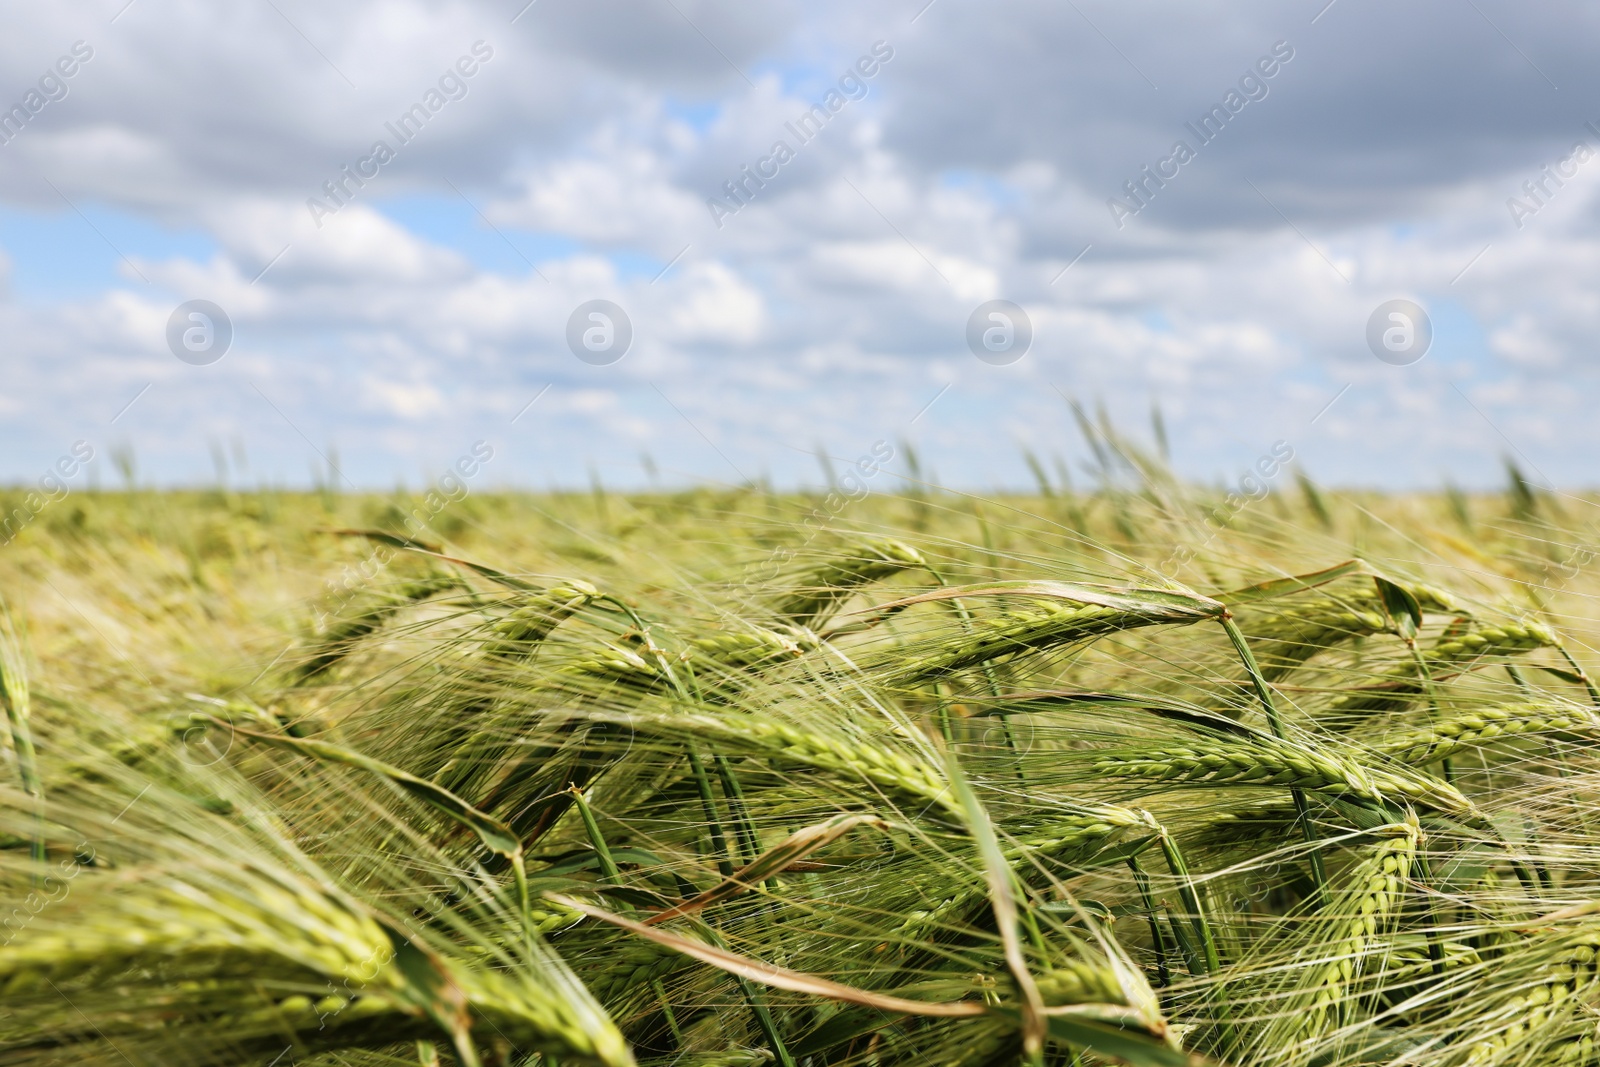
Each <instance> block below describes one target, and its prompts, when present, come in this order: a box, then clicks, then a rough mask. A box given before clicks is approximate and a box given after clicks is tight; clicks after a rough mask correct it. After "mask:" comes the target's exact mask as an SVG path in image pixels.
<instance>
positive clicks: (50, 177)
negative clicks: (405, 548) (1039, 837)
mask: <svg viewBox="0 0 1600 1067" xmlns="http://www.w3.org/2000/svg"><path fill="white" fill-rule="evenodd" d="M1597 38H1600V9H1597V8H1595V7H1594V6H1593V5H1584V4H1580V3H1578V2H1576V0H1552V2H1549V3H1544V4H1540V5H1537V6H1533V7H1530V6H1527V5H1519V4H1515V3H1512V2H1511V0H1452V2H1450V3H1445V2H1442V0H1407V2H1405V3H1394V2H1388V3H1380V2H1378V0H1333V2H1332V3H1329V2H1328V0H1311V2H1309V3H1302V2H1300V0H1295V2H1255V0H1233V2H1229V3H1213V2H1209V0H1190V2H1185V3H1175V2H1167V0H1134V2H1132V3H1114V2H1111V0H1049V2H1043V0H991V2H987V3H982V4H979V3H973V2H971V0H932V2H931V3H929V2H928V0H909V2H900V0H884V2H880V3H866V4H862V3H836V2H833V0H813V2H811V3H805V4H801V3H790V2H786V0H769V2H767V3H763V4H749V3H743V4H736V3H731V2H722V0H715V2H712V0H533V2H532V3H528V2H527V0H453V2H420V0H384V2H381V3H372V2H364V0H350V2H347V3H342V4H327V3H313V2H311V0H240V2H238V3H235V4H227V5H219V4H205V3H199V2H191V0H131V2H130V0H104V2H102V0H80V2H74V3H70V4H69V3H63V2H46V3H41V4H31V5H24V6H22V7H19V8H17V9H16V10H15V11H13V12H11V13H9V14H8V16H7V32H6V33H5V34H4V35H3V36H0V108H4V109H6V111H5V113H4V114H3V115H0V142H3V143H0V336H3V337H4V344H3V346H0V373H3V375H4V383H5V384H4V386H3V388H0V482H6V483H12V484H21V483H27V482H33V481H35V480H37V479H38V478H39V477H40V476H41V475H43V474H44V473H45V472H46V471H48V470H49V469H50V468H51V467H52V465H54V464H56V463H57V462H58V460H59V459H60V458H61V457H66V456H72V455H77V456H79V458H81V456H82V454H83V451H84V450H85V449H88V450H92V452H93V454H94V456H95V459H94V460H93V461H92V462H90V463H88V464H86V465H84V468H83V470H82V471H80V472H78V473H76V474H75V475H74V477H75V478H78V479H80V480H98V484H101V485H104V486H106V487H113V486H116V485H118V484H121V483H122V482H123V481H125V480H126V479H128V478H132V479H133V480H134V481H135V482H136V483H137V484H140V485H198V484H210V483H213V482H215V481H216V480H217V479H218V478H223V479H225V480H227V481H228V482H229V483H230V484H236V485H241V486H248V485H255V484H278V485H288V486H301V485H310V484H313V483H316V482H319V481H331V482H333V483H335V484H337V485H340V486H342V487H344V488H347V489H354V488H361V489H368V488H372V489H387V488H391V487H394V486H396V485H406V486H409V487H413V488H418V487H421V486H424V485H427V484H429V483H431V482H434V481H436V480H437V479H438V478H439V477H440V476H441V475H442V474H443V473H444V472H446V471H448V470H450V469H452V467H454V466H455V465H456V464H458V463H463V464H464V465H465V466H470V467H472V468H473V469H474V472H475V473H474V474H473V478H475V479H477V480H478V481H479V484H482V485H496V486H521V487H528V488H543V487H546V486H580V485H587V484H589V482H590V480H591V479H592V478H599V479H600V480H602V481H603V482H604V483H605V484H607V485H613V486H618V487H648V486H651V485H682V484H689V483H701V484H705V483H709V484H724V485H727V484H740V483H744V482H748V481H752V480H757V479H767V480H770V481H771V482H773V483H775V484H777V485H780V486H795V485H815V484H818V483H820V482H821V481H822V480H823V478H824V467H825V463H824V461H823V459H822V457H826V462H827V463H831V464H832V465H834V466H835V468H837V469H841V470H842V469H843V466H844V465H845V464H851V463H855V462H856V461H857V460H858V458H860V457H866V456H873V455H874V454H876V455H878V456H879V457H880V458H881V455H882V453H883V451H884V449H886V448H887V449H890V450H892V451H893V454H894V460H893V461H892V462H891V463H890V464H888V465H887V469H888V470H889V471H890V472H891V476H892V478H893V479H904V478H906V477H908V476H909V475H910V474H911V473H912V468H911V467H910V466H909V463H910V457H911V456H912V455H913V454H915V456H916V457H917V459H918V461H919V466H918V467H917V468H915V469H916V470H917V471H920V476H921V477H922V478H924V479H928V480H932V481H936V482H937V483H939V484H944V485H948V486H951V487H955V488H961V489H970V490H975V491H982V490H987V489H997V488H1003V487H1019V488H1020V487H1023V486H1026V485H1028V484H1030V477H1029V474H1028V468H1027V467H1026V465H1025V463H1024V460H1023V454H1024V450H1031V451H1032V452H1034V453H1036V454H1038V455H1039V456H1041V457H1044V458H1045V460H1046V463H1047V465H1051V469H1057V468H1056V467H1055V466H1054V465H1052V464H1051V457H1059V458H1060V459H1061V460H1062V464H1061V469H1064V470H1065V471H1067V472H1068V476H1070V477H1072V478H1074V479H1076V480H1077V482H1076V484H1079V485H1087V484H1091V483H1092V478H1093V475H1092V474H1091V473H1090V472H1089V471H1088V469H1087V467H1088V463H1087V461H1088V460H1089V458H1090V453H1089V449H1088V448H1087V446H1086V445H1085V443H1084V441H1083V439H1082V437H1081V436H1080V434H1079V432H1078V429H1077V427H1076V424H1075V421H1074V419H1073V416H1072V411H1071V408H1070V403H1072V402H1076V403H1078V404H1080V405H1082V406H1083V408H1084V409H1085V410H1088V411H1090V412H1093V411H1094V410H1096V409H1097V408H1101V407H1103V408H1104V409H1105V411H1106V412H1107V415H1108V417H1109V418H1110V419H1111V420H1112V421H1113V422H1114V423H1116V424H1117V425H1118V426H1120V427H1122V428H1123V430H1124V431H1125V432H1127V433H1128V434H1129V435H1130V436H1131V437H1134V438H1136V439H1149V438H1150V437H1151V429H1150V426H1151V418H1150V413H1151V410H1152V408H1153V407H1159V409H1160V411H1161V412H1162V416H1163V419H1164V422H1165V425H1166V430H1167V438H1168V441H1169V443H1170V450H1171V457H1172V463H1173V465H1174V466H1175V468H1176V469H1177V470H1178V471H1179V472H1180V473H1181V474H1183V475H1185V476H1187V477H1190V478H1194V479H1200V480H1206V481H1220V480H1233V479H1237V478H1238V477H1239V476H1240V475H1241V474H1242V473H1244V472H1246V471H1248V470H1250V469H1251V467H1252V466H1254V465H1255V464H1256V462H1257V460H1258V459H1259V458H1260V457H1263V456H1268V455H1279V456H1281V455H1282V454H1283V453H1284V450H1285V449H1287V450H1289V451H1290V452H1292V455H1293V460H1292V463H1291V464H1290V465H1289V466H1288V467H1285V468H1284V470H1286V471H1287V470H1291V469H1297V470H1299V471H1302V472H1304V473H1306V474H1308V475H1310V476H1311V477H1313V478H1315V479H1316V480H1318V481H1319V482H1322V483H1325V484H1331V485H1341V486H1371V487H1381V488H1392V489H1407V488H1426V487H1433V486H1438V485H1440V484H1442V483H1444V482H1445V481H1450V482H1453V483H1455V484H1459V485H1463V486H1467V487H1489V486H1495V485H1499V484H1502V483H1503V481H1504V477H1505V475H1504V473H1503V472H1504V466H1503V463H1504V458H1505V457H1510V458H1511V459H1512V460H1514V461H1515V462H1516V463H1517V465H1518V466H1519V467H1521V468H1522V469H1523V470H1524V471H1525V472H1526V474H1527V475H1528V476H1529V478H1530V480H1532V481H1534V482H1536V483H1538V484H1542V485H1548V486H1560V487H1563V488H1568V489H1571V488H1582V487H1588V486H1592V485H1593V484H1594V483H1595V481H1596V478H1595V477H1594V474H1593V471H1592V462H1593V457H1594V456H1596V455H1597V453H1600V420H1597V419H1596V418H1594V417H1593V416H1592V414H1590V413H1591V412H1592V411H1594V409H1595V408H1596V407H1597V402H1600V374H1597V372H1596V371H1597V367H1596V360H1595V355H1594V347H1595V338H1596V336H1597V329H1596V328H1597V326H1600V292H1597V288H1596V287H1597V284H1600V271H1597V267H1600V68H1597V67H1596V65H1595V64H1594V63H1593V61H1592V56H1593V52H1594V46H1595V43H1596V41H1597ZM995 301H1001V302H1003V303H999V304H996V303H993V302H995ZM1395 301H1403V302H1405V303H1401V304H1395V303H1393V302H1395ZM597 302H599V303H597ZM1396 309H1399V310H1396ZM1396 314H1397V315H1399V316H1400V318H1391V317H1390V316H1391V315H1396ZM994 316H998V317H994ZM1424 340H1426V341H1427V343H1426V345H1425V347H1424V345H1423V341H1424ZM908 446H909V447H908ZM75 450H77V451H75ZM875 450H876V453H875ZM486 451H487V452H488V453H489V454H490V458H488V459H487V460H485V459H483V455H484V453H485V452H486ZM474 457H475V458H474ZM73 466H76V465H75V464H74V465H73ZM1273 466H1276V465H1275V464H1274V465H1273ZM63 469H64V468H63ZM1278 477H1282V475H1281V474H1280V475H1278ZM889 484H890V483H887V482H886V483H884V485H885V487H888V486H889Z"/></svg>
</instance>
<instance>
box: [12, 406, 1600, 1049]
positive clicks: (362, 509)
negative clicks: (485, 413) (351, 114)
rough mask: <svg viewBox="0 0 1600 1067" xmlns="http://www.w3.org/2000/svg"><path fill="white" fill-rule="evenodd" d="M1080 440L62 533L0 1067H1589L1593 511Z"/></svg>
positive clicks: (31, 756) (18, 740)
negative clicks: (983, 472)
mask: <svg viewBox="0 0 1600 1067" xmlns="http://www.w3.org/2000/svg"><path fill="white" fill-rule="evenodd" d="M1095 443H1096V454H1097V455H1098V456H1099V462H1100V465H1101V467H1100V474H1101V478H1100V479H1099V486H1100V488H1098V489H1095V490H1093V491H1085V490H1074V489H1073V488H1071V487H1070V486H1069V485H1067V484H1066V483H1065V480H1064V476H1063V475H1059V474H1058V475H1052V474H1051V473H1049V472H1047V471H1046V470H1045V468H1044V466H1043V465H1042V464H1035V467H1036V470H1037V472H1038V476H1039V482H1040V485H1039V489H1038V491H1037V492H1033V493H1029V494H1025V495H1024V494H1017V495H1004V494H999V495H987V496H982V497H978V496H972V495H965V494H960V493H956V492H950V491H945V490H939V489H935V488H932V487H929V486H924V485H920V484H917V483H915V482H908V483H906V484H905V485H903V486H901V487H899V488H897V489H892V490H887V491H879V492H877V493H874V494H873V495H870V496H864V497H862V498H860V499H857V498H855V495H852V494H850V493H848V492H846V491H844V490H836V491H835V492H834V493H832V494H824V493H817V494H809V495H808V494H802V493H780V492H774V491H770V490H767V489H764V488H762V487H759V486H752V487H744V488H738V489H712V488H703V489H696V490H686V491H683V492H679V493H667V492H659V493H651V494H639V493H615V492H607V491H605V490H604V489H602V488H599V487H596V488H595V490H594V491H593V492H584V493H568V494H560V493H546V494H512V493H505V494H495V493H489V492H477V493H473V494H471V495H467V496H465V497H464V498H462V499H458V500H451V501H446V502H445V503H444V505H443V506H442V507H439V508H437V509H434V508H431V507H428V506H426V505H421V504H420V503H419V500H420V498H419V497H418V496H415V495H409V494H405V493H400V492H397V493H393V494H387V495H384V494H374V495H366V496H358V495H336V494H332V493H320V494H306V493H289V492H276V491H269V490H260V491H250V492H235V491H230V490H227V489H224V488H217V489H214V490H208V491H193V492H166V493H158V492H153V491H151V492H143V491H128V492H119V493H98V492H97V493H76V494H73V495H71V496H68V497H67V498H65V499H63V500H60V501H56V502H53V503H51V504H50V506H49V507H48V508H46V509H44V510H43V511H42V512H41V513H39V514H38V515H37V517H36V518H35V519H34V520H33V521H32V522H30V523H29V524H28V526H27V527H26V529H24V530H22V531H21V532H20V533H19V534H18V535H17V536H16V537H15V539H14V540H12V541H11V542H10V543H9V544H7V545H6V546H5V547H4V548H3V549H0V594H3V596H4V601H5V608H6V610H5V624H4V627H3V635H0V636H3V640H0V675H3V684H0V695H3V697H4V703H5V707H6V712H7V717H8V724H9V725H8V729H7V731H6V733H7V747H6V756H5V762H6V766H5V768H4V782H3V784H0V844H3V848H0V915H3V916H4V918H3V919H0V925H3V927H4V933H3V934H0V989H3V997H0V1063H6V1064H30V1065H31V1064H40V1065H43V1064H68V1063H71V1064H124V1065H141V1067H142V1065H144V1064H161V1065H190V1064H194V1065H198V1064H240V1065H245V1064H259V1065H262V1067H266V1065H269V1064H270V1065H278V1064H284V1065H287V1064H291V1063H294V1064H329V1065H332V1064H341V1065H351V1067H364V1065H379V1064H423V1065H427V1064H450V1063H458V1064H463V1065H478V1064H483V1065H490V1064H500V1065H508V1067H509V1065H516V1064H530V1065H531V1064H539V1065H556V1064H560V1065H563V1067H572V1065H576V1064H605V1065H614V1067H621V1065H626V1064H641V1065H660V1067H668V1065H681V1067H712V1065H719V1067H735V1065H758V1064H768V1063H771V1064H777V1065H781V1067H808V1065H809V1067H822V1065H824V1064H828V1065H844V1064H859V1065H871V1067H880V1065H882V1067H887V1065H891V1064H894V1065H899V1064H907V1065H913V1064H915V1065H921V1064H929V1065H934V1064H937V1065H945V1064H948V1065H968V1067H983V1065H994V1067H999V1065H1006V1064H1052V1065H1069V1064H1070V1065H1083V1067H1087V1065H1095V1064H1106V1063H1127V1064H1133V1065H1137V1067H1168V1065H1174V1067H1175V1065H1182V1064H1200V1063H1213V1064H1233V1065H1239V1067H1246V1065H1260V1067H1265V1065H1274V1067H1276V1065H1285V1067H1288V1065H1295V1067H1313V1065H1315V1067H1345V1065H1356V1064H1373V1065H1376V1064H1397V1065H1399V1064H1405V1065H1418V1067H1421V1065H1427V1067H1457V1065H1459V1067H1468V1065H1470V1067H1511V1065H1549V1064H1573V1065H1583V1064H1593V1063H1597V1062H1600V1053H1597V1050H1596V1047H1595V1046H1596V1036H1597V1023H1600V1014H1597V1007H1600V959H1597V953H1600V836H1597V833H1596V831H1595V830H1594V828H1593V826H1592V822H1593V821H1595V820H1600V810H1596V809H1595V804H1594V800H1595V798H1596V796H1597V794H1600V759H1597V758H1596V751H1597V749H1596V746H1597V744H1600V691H1597V689H1596V685H1595V682H1594V681H1593V680H1592V675H1591V673H1589V672H1594V671H1600V656H1597V655H1596V652H1595V645H1596V640H1597V638H1600V630H1597V620H1596V614H1595V612H1594V610H1593V604H1594V593H1595V591H1596V590H1597V583H1596V582H1595V579H1594V577H1593V573H1592V571H1591V569H1590V568H1589V566H1588V564H1589V563H1590V561H1591V559H1592V558H1593V552H1594V549H1593V546H1594V545H1595V544H1596V543H1597V538H1596V523H1595V514H1596V509H1595V504H1596V501H1595V500H1594V499H1592V498H1589V497H1584V496H1580V495H1564V494H1556V493H1545V492H1541V491H1538V490H1535V489H1533V488H1532V487H1530V485H1529V484H1528V483H1527V481H1526V480H1524V479H1523V478H1521V476H1520V475H1517V474H1516V473H1515V471H1514V470H1513V472H1512V475H1511V478H1510V483H1509V488H1508V489H1507V490H1506V491H1505V492H1502V493H1496V494H1473V495H1467V494H1463V493H1460V492H1454V491H1452V492H1448V493H1439V494H1412V495H1403V496H1384V495H1378V494H1362V493H1355V492H1349V493H1343V492H1332V491H1327V490H1319V489H1318V488H1317V487H1316V486H1314V485H1313V484H1311V483H1310V482H1309V481H1306V480H1305V479H1303V478H1301V479H1298V481H1297V480H1296V478H1295V477H1294V476H1293V475H1292V474H1290V473H1288V472H1285V473H1283V474H1281V475H1280V476H1279V477H1278V479H1277V484H1276V488H1275V489H1274V491H1272V492H1271V493H1268V494H1265V495H1261V496H1259V497H1250V496H1247V495H1244V494H1241V493H1239V492H1237V491H1235V492H1233V493H1229V492H1227V491H1226V490H1223V489H1216V488H1207V487H1201V486H1192V485H1186V484H1183V483H1181V482H1179V481H1178V480H1177V479H1175V478H1174V477H1173V476H1172V475H1171V474H1170V473H1169V472H1168V471H1167V469H1166V467H1165V466H1164V465H1163V463H1162V462H1161V461H1160V460H1159V459H1158V458H1156V457H1154V456H1153V455H1151V454H1149V453H1147V452H1146V451H1145V450H1143V449H1141V448H1140V447H1139V446H1138V445H1137V444H1136V443H1135V442H1132V441H1130V440H1128V439H1126V438H1124V437H1121V436H1119V435H1117V434H1116V433H1114V432H1113V431H1112V430H1111V429H1110V428H1109V427H1101V428H1100V429H1099V430H1098V431H1096V433H1095ZM876 488H880V489H883V487H876ZM14 506H16V504H15V502H10V503H8V504H7V506H6V510H7V512H8V513H9V512H10V510H11V508H12V507H14ZM419 506H420V507H427V511H426V517H427V522H426V523H425V524H419V523H418V522H417V521H416V518H415V516H417V515H418V514H419V511H418V508H419Z"/></svg>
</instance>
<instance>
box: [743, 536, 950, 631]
mask: <svg viewBox="0 0 1600 1067" xmlns="http://www.w3.org/2000/svg"><path fill="white" fill-rule="evenodd" d="M925 566H927V560H925V559H923V557H922V553H920V552H918V551H917V550H916V549H914V548H912V547H911V546H910V545H908V544H906V543H905V542H903V541H895V540H892V539H890V538H886V537H884V538H865V539H862V540H859V541H857V542H855V543H853V544H851V545H849V546H847V547H846V548H844V549H843V550H842V551H841V552H839V554H838V555H837V556H835V557H834V558H833V559H830V560H828V561H827V562H825V563H822V564H820V565H819V566H817V567H816V568H815V569H813V570H812V571H810V572H809V573H807V574H805V575H804V576H802V577H801V578H800V579H799V580H798V581H796V582H795V584H794V586H793V587H792V588H791V589H790V590H789V591H788V592H787V593H785V594H784V595H783V596H782V597H780V598H779V599H778V601H777V603H776V604H775V605H774V610H775V611H776V612H777V614H778V615H780V616H782V617H784V618H786V619H788V620H789V621H790V622H793V623H794V624H796V625H799V626H807V627H811V628H813V629H815V628H816V627H817V626H818V625H819V624H820V623H821V622H823V621H824V620H825V619H826V618H827V617H828V616H829V615H831V614H832V613H833V612H834V611H835V610H837V609H838V607H839V605H841V604H843V603H844V601H845V600H847V599H849V597H850V595H851V594H852V593H854V592H855V591H856V590H857V589H859V588H860V587H861V586H863V585H868V584H870V583H872V582H879V581H882V580H883V579H885V578H888V577H890V576H892V575H894V574H898V573H899V572H900V571H903V570H906V569H908V568H911V567H925Z"/></svg>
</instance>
